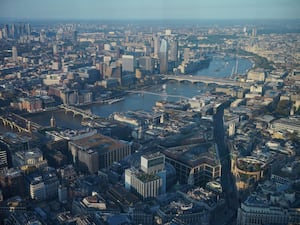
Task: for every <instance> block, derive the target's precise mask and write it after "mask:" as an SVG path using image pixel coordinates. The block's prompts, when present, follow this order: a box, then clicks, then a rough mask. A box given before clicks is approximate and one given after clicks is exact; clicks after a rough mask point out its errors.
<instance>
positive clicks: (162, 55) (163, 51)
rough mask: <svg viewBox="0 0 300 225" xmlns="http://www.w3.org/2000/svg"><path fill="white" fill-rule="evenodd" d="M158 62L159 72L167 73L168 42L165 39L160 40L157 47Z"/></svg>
mask: <svg viewBox="0 0 300 225" xmlns="http://www.w3.org/2000/svg"><path fill="white" fill-rule="evenodd" d="M159 64H160V73H161V74H166V73H168V42H167V41H166V40H165V39H162V40H161V44H160V49H159Z"/></svg>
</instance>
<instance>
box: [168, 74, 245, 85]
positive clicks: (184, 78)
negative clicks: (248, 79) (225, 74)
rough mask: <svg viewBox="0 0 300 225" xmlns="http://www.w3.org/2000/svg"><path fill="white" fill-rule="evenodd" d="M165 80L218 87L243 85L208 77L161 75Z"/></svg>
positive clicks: (224, 79)
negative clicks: (215, 85)
mask: <svg viewBox="0 0 300 225" xmlns="http://www.w3.org/2000/svg"><path fill="white" fill-rule="evenodd" d="M162 78H163V79H166V80H177V81H179V82H181V81H189V82H192V83H205V84H218V85H231V86H242V85H243V83H241V82H239V81H235V80H230V79H226V78H218V77H210V76H202V75H201V76H193V75H162Z"/></svg>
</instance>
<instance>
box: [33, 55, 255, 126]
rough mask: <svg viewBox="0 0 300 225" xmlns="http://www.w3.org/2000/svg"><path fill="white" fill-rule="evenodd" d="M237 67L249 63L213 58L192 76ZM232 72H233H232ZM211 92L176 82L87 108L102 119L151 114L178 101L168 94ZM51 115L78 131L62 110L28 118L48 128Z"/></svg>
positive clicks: (222, 72)
mask: <svg viewBox="0 0 300 225" xmlns="http://www.w3.org/2000/svg"><path fill="white" fill-rule="evenodd" d="M237 64H238V72H239V73H240V74H245V73H246V71H247V70H248V69H250V68H251V67H252V62H251V61H250V60H248V59H245V58H238V63H236V59H235V58H234V57H230V56H225V57H216V56H214V57H213V60H212V61H211V63H210V65H209V67H208V68H205V69H202V70H200V71H198V72H196V73H195V76H201V75H205V76H207V75H210V76H212V77H228V76H229V75H230V74H231V72H232V70H233V69H232V68H234V67H235V66H236V65H237ZM234 70H235V69H234ZM211 90H212V87H211V86H207V85H204V84H191V83H189V82H184V83H178V82H174V81H173V82H171V81H170V82H168V83H167V85H166V89H165V90H163V89H162V86H161V85H159V86H154V87H152V88H150V89H148V91H150V92H154V93H156V94H161V96H158V95H151V94H146V93H145V94H143V95H141V94H129V95H127V96H125V99H124V100H123V101H119V102H116V103H114V104H93V105H90V106H89V107H87V108H88V109H90V110H91V112H92V113H94V114H95V115H98V116H101V117H108V116H109V115H110V114H112V113H114V112H125V111H129V110H145V111H151V110H152V108H153V106H154V105H155V102H156V101H158V100H168V101H178V100H179V98H174V97H167V96H166V95H165V94H168V95H177V96H185V97H193V96H196V95H199V94H200V93H204V92H210V91H211ZM52 114H53V115H54V117H55V119H56V122H57V124H58V126H60V127H65V128H66V127H68V128H72V129H75V128H79V127H81V123H80V122H81V118H80V116H78V117H77V116H76V117H75V118H74V117H73V115H72V113H68V114H65V113H64V112H62V111H54V112H43V113H38V114H34V115H29V116H28V117H29V118H30V119H31V120H33V121H34V122H36V123H39V124H41V125H43V126H49V124H50V118H51V116H52Z"/></svg>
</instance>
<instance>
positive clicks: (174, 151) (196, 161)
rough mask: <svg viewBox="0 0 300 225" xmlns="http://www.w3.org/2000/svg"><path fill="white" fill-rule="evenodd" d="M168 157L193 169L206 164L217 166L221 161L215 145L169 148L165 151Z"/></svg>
mask: <svg viewBox="0 0 300 225" xmlns="http://www.w3.org/2000/svg"><path fill="white" fill-rule="evenodd" d="M163 153H164V154H165V155H166V157H168V158H171V159H175V160H177V161H179V162H181V163H184V164H187V165H189V166H191V167H195V166H198V165H200V164H203V163H206V164H209V165H211V166H217V165H219V164H220V161H219V159H218V157H217V149H216V147H215V144H214V143H205V144H195V145H184V146H178V147H173V148H168V149H166V150H164V151H163Z"/></svg>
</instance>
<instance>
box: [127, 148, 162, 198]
mask: <svg viewBox="0 0 300 225" xmlns="http://www.w3.org/2000/svg"><path fill="white" fill-rule="evenodd" d="M125 188H126V189H128V190H132V191H134V192H136V193H137V194H139V195H140V196H141V197H142V198H143V199H149V198H155V197H157V196H158V195H160V194H164V193H165V192H166V170H165V156H164V155H163V154H161V153H159V152H157V153H154V154H150V155H143V156H142V157H141V169H140V170H137V169H135V168H131V169H127V170H126V171H125Z"/></svg>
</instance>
